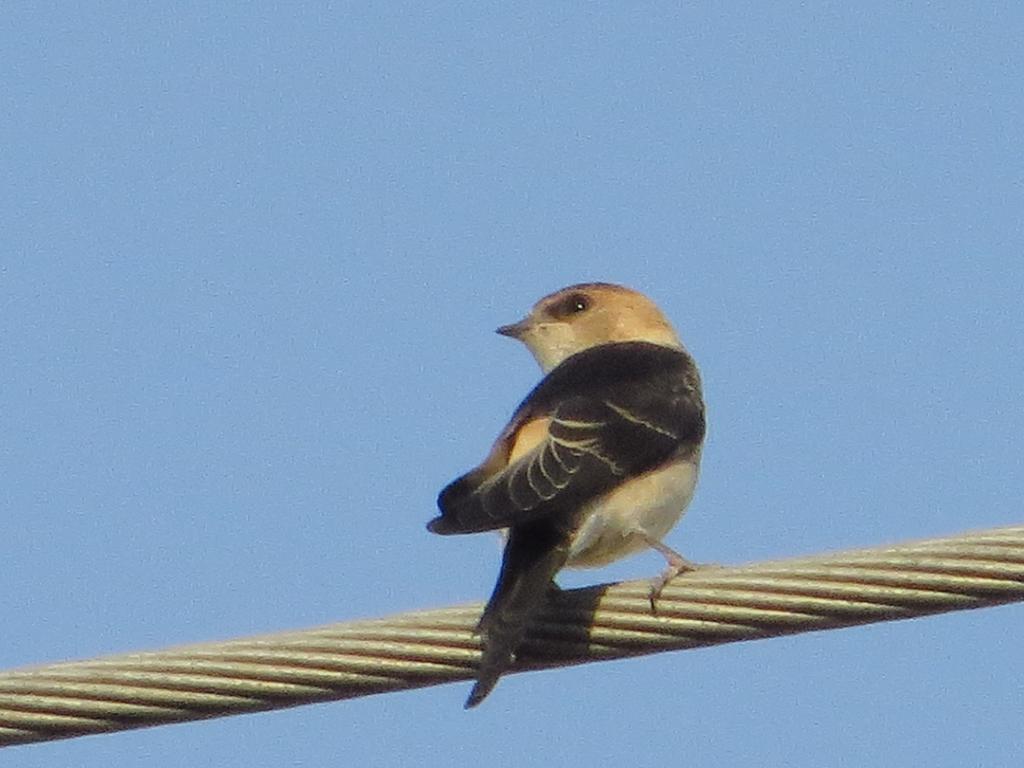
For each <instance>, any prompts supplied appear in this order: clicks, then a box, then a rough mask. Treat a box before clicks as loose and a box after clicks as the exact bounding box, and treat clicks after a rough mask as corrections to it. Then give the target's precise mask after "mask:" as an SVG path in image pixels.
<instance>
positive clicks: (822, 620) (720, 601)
mask: <svg viewBox="0 0 1024 768" xmlns="http://www.w3.org/2000/svg"><path fill="white" fill-rule="evenodd" d="M649 586H650V585H649V583H648V582H646V581H639V582H624V583H621V584H612V585H604V586H599V587H590V588H586V589H577V590H569V591H565V592H560V593H558V594H556V595H554V597H553V599H552V600H551V601H550V604H549V606H548V608H547V609H546V610H545V612H544V614H543V615H542V616H541V618H540V620H539V621H538V622H537V624H536V626H535V627H534V628H533V630H532V631H531V634H530V636H529V638H528V639H527V641H526V643H525V645H524V648H523V649H522V652H521V653H520V658H519V660H518V662H517V665H516V670H517V671H521V670H526V669H541V668H548V667H555V666H564V665H568V664H579V663H584V662H588V661H597V660H605V659H616V658H622V657H626V656H636V655H641V654H648V653H656V652H661V651H668V650H678V649H685V648H696V647H701V646H708V645H715V644H719V643H727V642H734V641H738V640H753V639H757V638H764V637H772V636H777V635H786V634H794V633H797V632H809V631H814V630H823V629H833V628H838V627H846V626H852V625H855V624H866V623H871V622H878V621H890V620H895V619H907V618H912V617H915V616H924V615H929V614H935V613H942V612H945V611H954V610H961V609H966V608H981V607H985V606H992V605H999V604H1003V603H1009V602H1014V601H1020V600H1024V526H1015V527H1010V528H1001V529H992V530H987V531H981V532H977V533H967V534H963V535H960V536H953V537H949V538H941V539H931V540H926V541H920V542H916V543H909V544H903V545H898V546H889V547H881V548H876V549H866V550H857V551H851V552H841V553H836V554H829V555H819V556H814V557H806V558H800V559H794V560H784V561H778V562H765V563H758V564H754V565H746V566H741V567H728V568H725V567H706V568H700V569H698V570H696V571H692V572H690V573H687V574H684V575H682V576H680V577H678V578H677V579H675V580H674V581H673V582H672V583H671V584H669V585H668V586H666V587H665V590H664V592H663V593H662V595H661V597H660V598H659V600H658V604H657V613H656V614H655V613H652V611H651V607H650V603H649V599H648V591H649ZM480 610H481V606H480V605H479V604H473V605H464V606H456V607H451V608H441V609H436V610H428V611H418V612H414V613H407V614H402V615H399V616H393V617H390V618H384V619H374V620H367V621H356V622H348V623H342V624H334V625H330V626H325V627H318V628H312V629H306V630H300V631H294V632H285V633H280V634H273V635H264V636H259V637H253V638H247V639H240V640H230V641H227V642H219V643H207V644H202V645H192V646H187V647H181V648H172V649H168V650H162V651H150V652H144V653H131V654H123V655H118V656H110V657H105V658H98V659H93V660H88V661H76V662H65V663H60V664H51V665H47V666H40V667H34V668H26V669H19V670H10V671H6V672H0V746H7V745H13V744H27V743H31V742H37V741H46V740H51V739H61V738H69V737H72V736H80V735H85V734H92V733H105V732H112V731H119V730H125V729H129V728H141V727H146V726H152V725H159V724H164V723H174V722H183V721H187V720H198V719H204V718H211V717H222V716H226V715H232V714H240V713H245V712H257V711H263V710H270V709H278V708H283V707H292V706H297V705H300V704H309V703H313V702H321V701H329V700H341V699H348V698H353V697H356V696H367V695H370V694H374V693H384V692H388V691H397V690H402V689H407V688H418V687H423V686H428V685H437V684H440V683H447V682H453V681H456V680H465V679H468V678H471V677H472V676H473V675H474V671H475V667H476V664H477V661H478V659H479V653H480V649H479V642H478V638H477V637H475V636H474V635H473V627H474V625H475V623H476V621H477V619H478V617H479V613H480Z"/></svg>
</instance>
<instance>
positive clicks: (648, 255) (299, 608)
mask: <svg viewBox="0 0 1024 768" xmlns="http://www.w3.org/2000/svg"><path fill="white" fill-rule="evenodd" d="M1022 38H1024V10H1022V9H1021V8H1020V7H1018V6H1016V5H1014V4H1010V3H1006V4H988V3H982V4H969V5H967V4H952V3H950V4H931V3H909V4H900V5H899V6H896V7H894V6H893V5H891V4H882V3H877V4H876V3H857V4H849V3H818V4H804V3H800V4H797V3H777V4H768V3H722V4H715V5H714V6H712V5H711V4H707V5H705V4H701V5H696V4H694V5H689V4H686V5H683V4H674V3H673V4H669V3H644V4H621V3H566V4H563V3H558V4H555V3H532V2H521V3H516V4H514V5H499V4H480V5H476V6H472V7H467V6H466V5H462V4H458V5H457V4H448V3H433V4H427V5H424V4H420V3H411V4H410V3H401V2H394V3H389V4H386V5H385V4H378V7H367V6H362V5H357V4H351V5H350V4H347V3H325V4H309V3H295V4H290V5H289V4H277V3H273V4H270V3H255V4H246V5H235V4H214V5H212V6H211V5H210V4H209V3H191V2H183V3H177V4H173V5H165V4H128V3H124V4H121V3H104V4H96V5H90V6H83V7H72V6H68V5H66V4H57V3H14V4H9V5H7V6H5V10H4V19H3V20H2V22H0V48H2V50H3V62H4V64H3V68H4V72H5V74H4V78H3V80H4V84H3V87H2V88H0V114H2V115H3V117H2V118H0V147H2V149H0V170H2V172H3V177H4V178H5V180H6V181H5V183H4V184H3V185H0V230H2V233H3V234H2V240H3V247H2V249H0V323H2V328H3V332H2V334H0V391H2V392H3V399H4V402H5V407H4V408H3V409H2V411H0V429H2V432H3V434H4V435H5V437H4V440H3V448H2V450H0V477H2V478H3V482H2V483H0V514H2V520H3V521H4V530H5V535H4V536H3V542H2V544H0V583H2V584H3V585H4V588H3V590H2V596H0V611H2V615H3V616H4V617H5V619H4V624H5V629H4V632H3V642H2V643H0V666H3V667H13V666H21V665H26V664H32V663H41V662H47V661H57V660H62V659H69V658H86V657H91V656H94V655H99V654H103V653H113V652H119V651H129V650H139V649H149V648H159V647H163V646H167V645H173V644H181V643H186V642H197V641H202V640H212V639H219V638H229V637H234V636H243V635H248V634H254V633H261V632H270V631H274V630H283V629H291V628H298V627H303V626H309V625H316V624H323V623H328V622H332V621H342V620H346V619H354V618H362V617H371V616H381V615H387V614H391V613H396V612H399V611H404V610H410V609H415V608H426V607H431V606H441V605H446V604H450V603H455V602H465V601H470V600H483V599H484V598H486V596H487V594H488V592H489V590H490V588H491V586H492V584H493V580H494V577H495V574H496V569H497V558H498V554H499V548H498V545H497V543H496V541H495V540H494V539H493V538H492V537H489V536H475V537H459V538H451V539H442V538H440V537H434V536H431V535H429V534H428V533H427V532H426V531H425V530H424V527H423V526H424V523H425V522H426V521H427V520H428V519H429V518H430V517H431V516H432V514H433V513H434V499H435V495H436V492H437V490H438V489H439V488H440V487H441V486H442V485H444V484H445V483H446V482H447V481H448V480H450V479H451V478H453V477H454V476H455V475H457V474H459V473H460V472H461V471H463V470H465V469H467V468H469V467H471V466H472V465H473V464H475V463H476V461H478V460H479V458H480V457H481V456H482V454H483V452H484V451H485V450H486V448H487V447H488V445H489V444H490V441H491V440H492V438H493V437H494V435H495V433H496V432H497V430H498V429H499V428H500V427H501V426H502V424H503V423H504V420H505V418H507V416H508V414H509V413H510V411H511V409H512V408H513V407H514V406H515V404H516V403H517V402H518V400H519V398H520V397H521V396H522V395H523V394H525V392H526V391H527V390H528V388H529V387H530V386H532V384H533V383H535V382H536V380H537V378H538V372H537V370H536V368H535V365H534V363H533V361H532V359H530V357H529V356H528V354H527V352H526V351H525V350H524V349H522V348H520V347H518V346H517V345H516V344H515V343H514V342H512V341H510V340H508V339H503V338H500V337H498V336H496V335H494V333H493V329H494V328H495V327H497V326H498V325H499V324H502V323H506V322H510V321H513V320H516V319H518V318H519V317H520V316H522V314H524V312H525V311H526V310H527V309H528V308H529V306H530V305H531V304H532V303H533V301H534V300H536V299H537V298H538V297H539V296H541V295H543V294H545V293H548V292H549V291H551V290H554V289H556V288H559V287H561V286H563V285H566V284H569V283H573V282H578V281H581V280H594V279H600V280H610V281H615V282H621V283H625V284H627V285H630V286H632V287H635V288H637V289H640V290H643V291H645V292H647V293H649V294H650V295H651V296H652V297H654V298H655V299H656V300H657V301H658V302H659V303H660V304H661V306H662V307H663V308H664V310H665V311H666V313H667V314H668V315H669V316H670V317H671V318H672V319H673V320H674V322H675V323H676V325H677V327H678V328H679V330H680V333H681V335H682V337H683V338H684V340H685V341H686V343H687V345H688V346H689V348H690V349H691V351H692V352H693V354H694V355H695V356H696V358H697V359H698V361H699V363H700V365H701V368H702V371H703V374H704V380H705V387H706V394H707V400H708V406H709V423H710V435H709V440H708V445H707V449H706V451H705V459H704V466H703V476H702V480H701V486H700V488H699V489H698V493H697V497H696V499H695V501H694V503H693V505H692V506H691V508H690V511H689V513H688V514H687V516H686V517H685V518H684V520H683V522H682V523H681V524H680V525H679V526H678V527H677V528H676V529H675V530H674V531H673V532H672V533H671V534H670V536H669V538H668V541H669V543H670V544H671V545H672V546H674V547H676V548H677V549H679V550H681V551H682V552H684V553H685V554H686V555H688V556H690V557H691V558H693V559H696V560H703V561H715V562H722V563H740V562H746V561H751V560H757V559H762V558H778V557H784V556H789V555H798V554H806V553H815V552H821V551H825V550H829V549H841V548H849V547H857V546H870V545H874V544H880V543H884V542H892V541H898V540H903V539H912V538H920V537H925V536H931V535H939V534H947V533H955V532H957V531H961V530H966V529H976V528H982V527H987V526H995V525H1001V524H1012V523H1019V522H1021V520H1022V514H1024V513H1022V511H1021V502H1020V500H1021V498H1022V496H1024V478H1022V473H1021V460H1020V452H1021V435H1022V434H1024V413H1022V409H1021V405H1020V388H1021V381H1022V379H1024V356H1022V354H1021V340H1022V338H1024V309H1022V302H1021V295H1022V293H1024V256H1022V254H1024V221H1022V220H1024V153H1022V152H1021V136H1022V135H1024V92H1022V89H1021V83H1024V51H1022V48H1021V45H1020V41H1021V39H1022ZM660 567H661V562H660V560H659V559H658V557H657V556H656V555H653V554H644V555H639V556H637V557H635V558H632V559H630V560H628V561H625V562H623V563H620V564H617V565H616V566H613V567H611V568H608V569H605V570H603V571H599V572H582V573H574V574H570V575H569V576H568V577H567V578H566V579H565V580H564V583H566V584H568V585H577V584H585V583H589V582H595V581H605V580H609V579H618V578H641V577H647V576H650V575H652V574H654V573H656V572H657V571H658V570H659V569H660ZM1022 620H1024V613H1022V608H1021V607H1019V606H1011V607H1005V608H1000V609H996V610H988V611H979V612H970V613H961V614H955V615H949V616H944V617H938V618H932V619H925V620H919V621H913V622H903V623H896V624H887V625H880V626H873V627H864V628H858V629H851V630H846V631H840V632H828V633H821V634H814V635H806V636H800V637H793V638H786V639H780V640H773V641H767V642H758V643H747V644H738V645H732V646H727V647H721V648H714V649H709V650H702V651H696V652H686V653H676V654H662V655H659V656H656V657H651V658H644V659H637V660H631V661H624V662H615V663H608V664H600V665H590V666H587V667H583V668H575V669H569V670H559V671H554V672H545V673H536V674H530V675H519V676H516V677H512V678H508V679H505V680H504V681H502V683H501V685H500V686H499V687H498V689H497V690H496V691H495V693H494V694H493V695H492V697H491V698H490V699H489V700H488V701H487V702H485V704H484V705H483V706H481V707H480V708H479V709H478V710H475V711H473V712H469V713H467V712H463V711H462V708H461V707H462V702H463V699H464V698H465V695H466V693H467V690H468V685H464V684H460V685H451V686H445V687H441V688H432V689H427V690H422V691H415V692H408V693H402V694H393V695H388V696H378V697H371V698H367V699H363V700H357V701H352V702H347V703H339V704H328V705H319V706H315V707H304V708H299V709H296V710H291V711H287V712H280V713H272V714H264V715H256V716H246V717H236V718H228V719H223V720H217V721H211V722H205V723H199V724H190V725H181V726H173V727H165V728H157V729H150V730H146V731H137V732H129V733H123V734H119V735H113V736H102V737H90V738H85V739H77V740H71V741H67V742H60V743H53V744H47V745H38V746H32V747H22V748H17V749H14V750H11V751H5V752H4V753H3V755H2V757H3V759H4V761H5V764H10V765H18V766H52V765H76V766H83V767H86V766H108V765H127V764H139V763H141V762H142V761H143V760H144V761H145V763H146V764H147V765H151V766H156V767H158V768H163V767H164V766H168V767H170V766H192V765H196V764H200V765H218V766H234V765H237V766H263V765H266V766H277V765H320V764H325V763H328V762H329V764H337V763H338V762H339V761H344V762H346V763H350V764H353V765H366V766H385V765H395V764H418V765H438V766H441V765H444V766H450V765H455V766H458V765H474V766H477V765H481V764H483V765H487V766H522V765H530V764H535V763H536V762H537V761H540V760H547V761H550V764H559V765H569V766H573V765H588V766H590V765H608V764H624V765H625V764H629V765H632V764H638V765H654V764H671V763H676V762H679V761H685V762H686V763H687V764H693V765H702V766H715V765H737V764H742V763H750V764H766V765H772V764H779V765H781V764H785V765H790V766H816V767H817V766H821V765H858V766H882V765H907V764H927V765H933V766H962V765H1010V764H1014V763H1015V761H1016V759H1019V755H1020V753H1021V750H1022V749H1024V735H1022V734H1024V732H1022V730H1021V728H1020V712H1021V706H1022V703H1024V702H1022V695H1024V694H1022V691H1024V680H1022V678H1021V673H1020V644H1019V635H1020V628H1021V626H1022Z"/></svg>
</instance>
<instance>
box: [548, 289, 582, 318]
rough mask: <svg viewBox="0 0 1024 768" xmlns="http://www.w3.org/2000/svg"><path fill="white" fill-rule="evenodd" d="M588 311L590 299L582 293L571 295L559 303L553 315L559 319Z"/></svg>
mask: <svg viewBox="0 0 1024 768" xmlns="http://www.w3.org/2000/svg"><path fill="white" fill-rule="evenodd" d="M588 309H590V297H589V296H586V295H585V294H582V293H572V294H569V295H568V296H566V297H565V298H564V299H562V301H560V302H559V304H558V307H557V308H556V310H555V314H556V315H559V316H561V317H569V316H570V315H578V314H580V313H581V312H586V311H587V310H588Z"/></svg>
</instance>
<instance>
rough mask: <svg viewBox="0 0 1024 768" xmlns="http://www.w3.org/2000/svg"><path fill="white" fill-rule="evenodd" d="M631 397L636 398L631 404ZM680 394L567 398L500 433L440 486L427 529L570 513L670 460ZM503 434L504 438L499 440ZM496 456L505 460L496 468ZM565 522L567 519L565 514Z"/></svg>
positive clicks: (470, 529) (468, 529)
mask: <svg viewBox="0 0 1024 768" xmlns="http://www.w3.org/2000/svg"><path fill="white" fill-rule="evenodd" d="M631 400H635V402H630V401H631ZM686 407H687V406H686V404H685V403H683V402H682V401H681V400H680V399H679V398H665V399H663V401H662V402H657V401H652V399H651V398H650V396H649V393H647V395H646V397H645V396H644V393H638V395H637V396H636V397H635V398H634V397H632V396H630V394H629V393H628V392H624V391H620V392H619V393H617V395H616V396H606V397H594V396H576V397H569V398H566V399H565V400H563V401H562V402H560V403H559V404H558V405H557V406H556V407H555V408H553V409H552V410H551V411H550V412H549V413H548V414H546V415H543V416H538V417H536V418H533V419H528V420H525V421H523V422H522V423H521V424H519V425H518V426H517V428H516V429H514V430H512V431H511V432H509V430H506V433H508V434H503V437H502V438H499V442H498V444H496V447H495V450H494V451H492V454H491V456H490V457H489V458H488V461H486V462H485V463H484V464H483V465H481V467H479V468H477V469H476V470H474V471H472V472H470V473H468V474H467V475H464V476H463V477H460V478H459V479H457V480H455V481H454V482H453V483H451V484H450V485H449V486H448V487H446V488H445V489H444V490H443V491H441V495H440V496H439V498H438V505H439V507H440V508H441V516H440V517H437V518H435V519H434V520H432V521H431V522H430V524H429V526H428V527H429V529H430V530H431V531H433V532H434V533H442V534H449V533H474V532H477V531H486V530H493V529H497V528H505V527H508V526H512V525H518V524H520V523H523V522H526V521H529V520H535V519H538V518H541V517H546V516H550V515H553V514H557V515H558V516H559V517H562V516H565V515H566V514H568V515H570V517H571V515H572V513H575V512H577V511H579V510H580V509H581V508H582V507H583V506H584V505H585V504H586V503H587V502H589V501H591V500H592V499H594V498H597V497H598V496H600V495H602V494H603V493H605V492H607V491H608V490H610V489H611V488H613V487H614V486H616V485H618V484H619V483H621V482H623V481H625V480H626V479H628V478H629V477H631V476H634V475H637V474H640V473H642V472H644V471H647V470H648V469H651V468H653V467H655V466H657V465H659V464H661V463H662V462H664V461H666V460H667V459H669V458H670V457H671V456H672V455H673V454H674V453H675V452H676V450H677V449H678V448H679V447H680V445H681V442H682V441H683V439H684V436H683V435H681V434H680V430H679V428H678V426H679V423H680V418H681V415H680V410H681V409H685V408H686ZM503 440H504V442H503ZM501 457H505V458H506V460H507V464H506V465H505V466H504V467H503V468H499V466H497V465H499V463H500V460H501ZM565 523H566V524H567V525H572V524H573V520H571V519H566V520H565Z"/></svg>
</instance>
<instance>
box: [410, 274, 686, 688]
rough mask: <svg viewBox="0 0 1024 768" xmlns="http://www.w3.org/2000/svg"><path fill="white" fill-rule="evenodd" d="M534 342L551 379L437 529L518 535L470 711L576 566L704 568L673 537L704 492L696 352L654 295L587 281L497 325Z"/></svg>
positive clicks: (510, 546)
mask: <svg viewBox="0 0 1024 768" xmlns="http://www.w3.org/2000/svg"><path fill="white" fill-rule="evenodd" d="M498 333H500V334H502V335H503V336H510V337H512V338H514V339H518V340H519V341H521V342H523V343H524V344H525V345H526V346H527V348H529V350H530V352H532V353H533V356H534V357H535V358H536V359H537V362H538V363H540V367H541V368H542V369H543V371H544V373H545V376H544V378H543V379H542V380H541V382H540V383H539V384H538V385H537V386H536V387H535V388H534V389H533V391H532V392H530V394H529V395H527V396H526V399H525V400H523V402H522V403H521V404H520V405H519V407H518V408H516V410H515V413H513V415H512V418H511V420H510V421H509V423H508V425H507V426H506V427H505V429H503V430H502V432H501V434H500V435H499V436H498V439H497V440H496V441H495V443H494V446H493V447H492V448H491V452H490V453H489V454H488V455H487V458H486V459H484V461H483V463H482V464H480V466H478V467H477V468H476V469H474V470H472V471H471V472H469V473H467V474H465V475H463V476H462V477H460V478H458V479H457V480H455V481H454V482H452V483H451V484H450V485H448V486H447V487H446V488H444V490H442V491H441V494H440V496H439V497H438V507H439V508H440V510H441V514H440V516H438V517H436V518H434V519H433V520H431V521H430V523H429V524H428V526H427V527H428V529H429V530H430V531H432V532H434V533H440V534H456V533H476V532H478V531H488V530H502V529H507V540H506V544H505V551H504V555H503V558H502V563H501V571H500V573H499V575H498V582H497V585H496V586H495V588H494V593H493V594H492V595H491V598H490V600H489V601H488V603H487V607H486V608H485V609H484V613H483V617H482V618H481V619H480V623H479V625H478V627H477V631H478V632H479V634H480V636H481V643H482V646H483V657H482V660H481V663H480V667H479V671H478V674H477V681H476V684H475V685H474V687H473V690H472V691H471V693H470V695H469V698H468V700H467V701H466V707H467V708H469V707H473V706H475V705H477V704H479V703H480V702H481V701H482V700H483V699H484V697H485V696H487V694H488V693H490V691H491V690H492V689H493V688H494V686H495V685H496V684H497V682H498V678H499V677H500V676H501V674H502V673H503V672H505V671H506V670H507V669H508V667H509V666H510V665H511V664H512V661H513V659H514V656H515V653H516V650H517V649H518V647H519V645H520V643H521V642H522V640H523V638H524V636H525V634H526V631H527V629H528V627H529V625H530V622H531V620H532V619H533V618H534V616H535V615H536V613H537V611H538V610H539V609H540V608H541V607H542V606H543V604H544V601H545V599H546V596H547V594H548V592H549V590H550V589H551V588H552V585H553V579H554V577H555V574H556V573H557V572H558V571H559V570H560V569H561V568H562V567H563V566H576V567H594V566H601V565H605V564H607V563H610V562H612V561H614V560H618V559H619V558H622V557H625V556H626V555H629V554H632V553H634V552H638V551H640V550H643V549H646V548H653V549H655V550H657V551H658V552H660V553H662V555H664V556H665V558H666V560H667V561H668V568H667V569H666V571H665V572H664V573H663V574H662V575H661V576H660V577H659V578H658V579H657V580H655V582H654V583H653V585H652V590H651V605H652V608H653V607H654V605H655V603H654V601H655V600H656V599H657V596H658V594H659V593H660V592H661V589H662V588H663V587H664V585H665V584H666V583H667V582H668V581H669V580H670V579H671V578H672V577H674V576H676V575H677V574H679V573H680V572H681V571H683V570H687V569H689V568H691V567H692V566H691V565H690V563H688V562H687V561H686V560H685V559H684V558H683V557H682V556H681V555H679V554H678V553H676V552H675V551H673V550H672V549H670V548H669V547H667V546H666V545H665V544H663V543H662V541H661V539H662V537H664V536H665V534H667V533H668V532H669V530H670V529H671V528H672V526H674V525H675V524H676V523H677V522H678V521H679V518H680V517H681V516H682V514H683V511H684V510H685V508H686V506H687V504H689V502H690V499H691V497H692V496H693V492H694V488H695V486H696V483H697V474H698V468H699V465H700V456H701V445H702V443H703V440H704V431H705V423H704V401H703V399H702V397H701V383H700V374H699V373H698V371H697V366H696V364H695V363H694V361H693V358H692V357H690V355H689V354H688V353H687V351H686V350H685V349H684V348H683V345H682V342H680V341H679V337H678V336H677V335H676V332H675V331H674V330H673V329H672V326H671V325H670V324H669V322H668V320H666V319H665V316H664V315H663V314H662V313H661V311H660V310H659V309H658V307H657V306H655V304H654V303H653V302H652V301H651V300H650V299H648V298H647V297H646V296H644V295H643V294H640V293H637V292H636V291H633V290H630V289H628V288H624V287H622V286H618V285H612V284H609V283H583V284H580V285H573V286H570V287H568V288H564V289H562V290H560V291H557V292H556V293H552V294H551V295H549V296H545V297H544V298H542V299H541V300H540V301H538V302H537V303H536V304H535V305H534V307H533V309H532V311H531V312H530V314H529V315H528V316H527V317H526V318H524V319H523V320H521V321H519V322H518V323H514V324H512V325H505V326H502V327H501V328H499V329H498Z"/></svg>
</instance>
